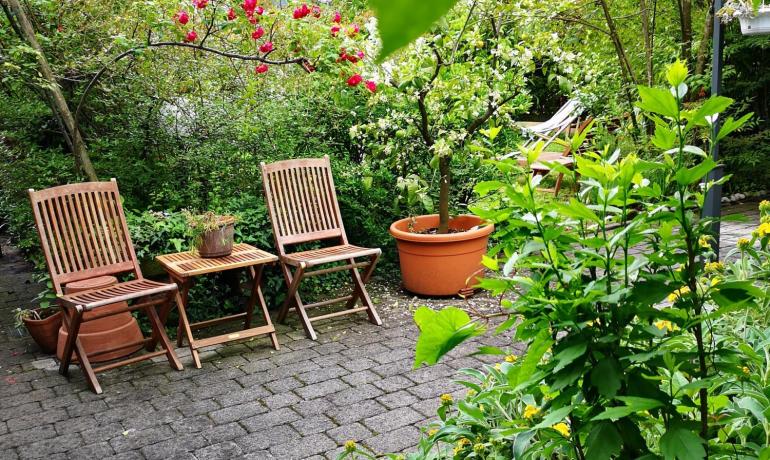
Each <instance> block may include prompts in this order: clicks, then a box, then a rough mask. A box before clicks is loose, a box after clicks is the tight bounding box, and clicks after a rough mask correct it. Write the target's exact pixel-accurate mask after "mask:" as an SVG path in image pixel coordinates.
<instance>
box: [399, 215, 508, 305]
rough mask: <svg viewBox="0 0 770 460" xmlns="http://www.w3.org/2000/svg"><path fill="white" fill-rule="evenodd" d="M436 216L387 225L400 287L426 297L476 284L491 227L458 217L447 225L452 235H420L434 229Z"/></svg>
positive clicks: (473, 217)
mask: <svg viewBox="0 0 770 460" xmlns="http://www.w3.org/2000/svg"><path fill="white" fill-rule="evenodd" d="M438 222H439V217H438V214H432V215H429V216H418V217H415V218H407V219H401V220H399V221H396V222H394V223H393V224H392V225H391V226H390V234H391V235H393V237H394V238H395V239H396V244H397V246H398V255H399V259H400V263H401V277H402V280H403V283H404V288H405V289H407V290H408V291H411V292H413V293H415V294H421V295H429V296H447V295H455V294H457V293H459V292H461V291H463V290H467V289H468V288H469V287H472V286H474V285H475V284H476V283H477V278H479V277H480V276H481V274H482V272H483V267H482V265H481V257H482V256H483V255H484V253H485V252H486V251H487V243H488V241H489V234H490V233H492V231H493V230H494V226H493V225H491V224H489V225H485V223H484V221H483V220H482V219H480V218H479V217H476V216H472V215H463V216H458V217H455V218H454V219H452V220H451V221H450V222H449V227H450V228H452V229H457V230H463V231H460V232H456V233H447V234H443V235H438V234H422V233H419V232H420V231H422V230H425V229H429V228H435V227H438Z"/></svg>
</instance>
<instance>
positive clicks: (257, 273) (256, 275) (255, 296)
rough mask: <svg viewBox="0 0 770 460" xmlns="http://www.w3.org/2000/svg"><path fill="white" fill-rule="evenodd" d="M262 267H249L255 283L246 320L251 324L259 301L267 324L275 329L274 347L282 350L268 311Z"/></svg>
mask: <svg viewBox="0 0 770 460" xmlns="http://www.w3.org/2000/svg"><path fill="white" fill-rule="evenodd" d="M262 267H263V266H262V265H259V266H257V268H256V269H255V268H254V267H251V268H250V269H249V273H250V274H251V278H252V283H253V285H252V287H251V298H250V299H249V307H248V308H249V310H247V312H248V313H247V315H246V321H247V324H249V325H250V322H251V312H252V311H253V310H254V304H255V302H256V301H259V306H260V308H261V309H262V314H263V315H265V322H266V323H267V326H269V327H270V328H271V329H273V332H271V333H270V341H271V342H273V348H275V349H276V350H280V349H281V346H280V345H279V344H278V335H277V334H276V333H275V326H273V322H272V320H271V319H270V312H268V311H267V305H266V304H265V297H264V296H263V295H262V286H261V285H262ZM246 329H248V327H246Z"/></svg>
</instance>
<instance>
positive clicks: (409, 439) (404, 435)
mask: <svg viewBox="0 0 770 460" xmlns="http://www.w3.org/2000/svg"><path fill="white" fill-rule="evenodd" d="M419 439H420V430H418V429H417V428H415V427H413V426H405V427H402V428H399V429H397V430H394V431H391V432H389V433H384V434H380V435H377V436H375V437H373V438H369V439H367V440H365V441H364V442H363V443H364V444H365V445H366V446H367V447H369V448H370V449H372V450H373V451H374V452H378V453H382V452H399V451H402V450H404V449H408V448H410V447H413V446H415V445H417V440H419Z"/></svg>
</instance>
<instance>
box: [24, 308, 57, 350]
mask: <svg viewBox="0 0 770 460" xmlns="http://www.w3.org/2000/svg"><path fill="white" fill-rule="evenodd" d="M61 315H62V313H61V311H57V312H56V313H54V314H53V315H51V316H49V317H47V318H43V319H34V318H23V319H22V321H23V322H24V326H25V327H26V328H27V332H29V335H30V336H31V337H32V340H34V341H35V343H36V344H37V345H38V346H39V347H40V349H41V350H43V353H48V354H51V353H53V352H55V351H56V339H57V337H58V336H59V327H60V326H61V321H62V319H61Z"/></svg>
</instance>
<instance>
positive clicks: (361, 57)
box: [356, 51, 365, 59]
mask: <svg viewBox="0 0 770 460" xmlns="http://www.w3.org/2000/svg"><path fill="white" fill-rule="evenodd" d="M356 56H358V59H363V58H364V56H365V55H364V52H363V51H359V52H357V53H356Z"/></svg>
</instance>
